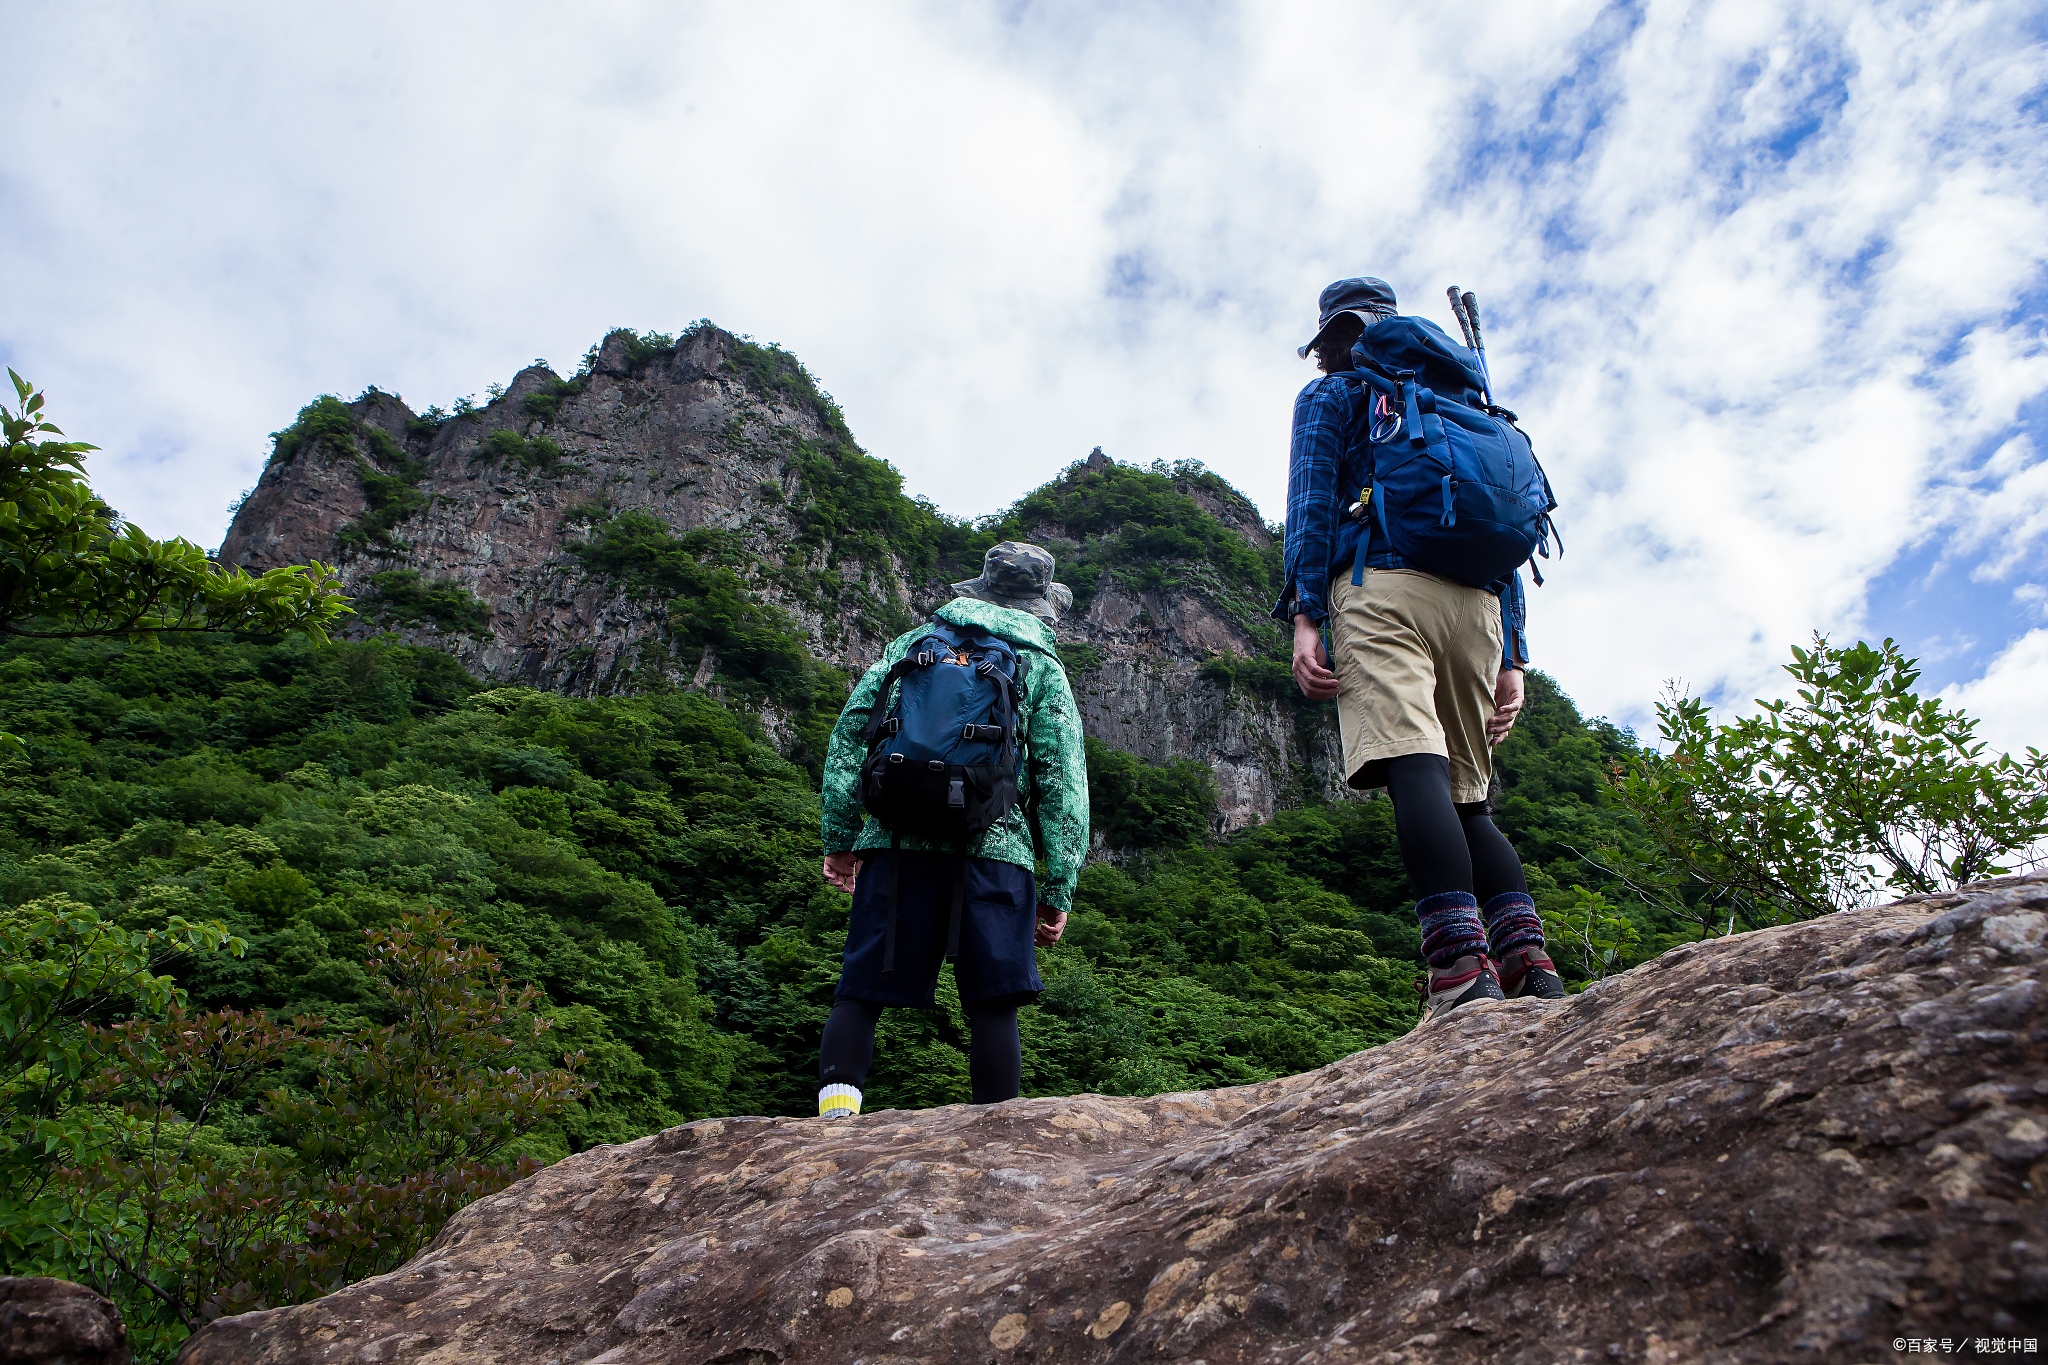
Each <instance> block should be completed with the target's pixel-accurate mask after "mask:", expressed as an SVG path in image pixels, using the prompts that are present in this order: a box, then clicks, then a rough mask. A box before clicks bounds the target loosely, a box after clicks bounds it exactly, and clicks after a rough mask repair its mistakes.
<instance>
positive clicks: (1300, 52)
mask: <svg viewBox="0 0 2048 1365" xmlns="http://www.w3.org/2000/svg"><path fill="white" fill-rule="evenodd" d="M571 13H572V12H567V11H563V10H561V9H560V8H559V7H554V6H548V7H542V6H534V5H524V4H519V3H510V4H497V5H489V6H485V5H474V6H466V5H461V4H446V5H437V6H430V7H426V6H409V7H408V6H398V5H384V4H377V3H367V4H362V5H357V6H352V7H350V8H349V9H348V10H347V11H346V12H343V11H339V10H336V11H324V12H323V11H314V10H306V9H304V8H303V7H275V6H270V7H259V6H255V5H234V4H213V5H198V6H192V7H174V8H169V9H167V8H165V7H161V6H144V5H140V4H135V5H124V4H120V3H109V4H102V5H95V6H75V5H74V6H64V5H57V4H35V3H32V4H28V5H25V6H20V7H17V9H16V11H15V12H14V15H13V16H12V19H11V22H12V24H13V28H12V32H13V34H14V42H15V44H16V50H17V51H18V52H20V53H26V54H33V57H32V60H30V61H28V62H26V63H25V64H24V66H25V69H24V70H23V71H22V74H20V75H17V76H15V77H12V78H11V79H10V82H9V84H8V86H7V88H6V89H5V90H0V114H4V117H5V120H6V126H7V127H8V128H9V129H10V137H9V138H8V139H7V144H6V145H5V146H4V147H0V245H4V249H5V251H6V256H7V260H8V262H9V265H10V267H11V269H10V271H9V280H10V283H9V305H10V306H9V307H8V308H7V309H6V310H5V312H4V315H0V352H4V357H5V359H6V360H7V363H9V364H10V365H13V366H14V367H15V368H17V369H19V370H21V371H22V372H23V373H25V374H28V375H30V376H31V377H32V378H34V379H35V380H36V381H37V382H39V383H41V384H43V385H45V386H46V387H47V388H48V389H49V391H50V393H51V398H52V402H53V404H54V405H55V408H56V411H57V412H58V414H59V416H60V420H62V421H63V422H64V424H65V425H66V426H67V428H69V429H70V430H71V431H72V432H73V434H75V435H77V436H79V437H81V438H83V439H87V440H92V441H95V442H96V443H98V444H99V445H101V446H103V447H104V448H105V449H104V452H103V453H102V454H101V455H99V456H97V457H96V458H95V461H94V465H93V470H94V474H95V477H96V478H97V479H98V480H99V482H100V483H101V485H102V486H103V488H104V489H105V491H106V492H107V493H108V495H109V497H110V498H111V500H112V501H114V503H115V504H116V505H117V506H119V507H121V508H122V509H123V510H124V511H125V512H127V513H128V514H129V515H131V516H132V517H133V518H134V519H135V520H136V521H137V522H139V523H140V524H142V525H143V526H144V527H145V528H146V529H148V530H150V531H152V532H153V533H157V534H183V535H187V536H190V537H192V538H193V539H195V540H198V541H201V542H202V543H205V544H214V543H217V542H218V539H219V537H220V534H221V531H222V530H223V529H224V526H225V521H226V516H225V511H224V509H225V508H226V506H227V505H228V504H229V502H231V501H232V500H233V498H234V497H235V495H236V494H237V493H238V492H239V490H240V489H242V488H244V487H246V486H247V485H248V484H250V483H251V482H253V481H254V478H255V475H256V472H257V470H258V469H259V468H260V466H261V463H262V460H263V458H264V455H265V453H266V450H267V441H266V439H265V437H266V434H267V433H268V432H270V431H273V430H276V429H277V428H279V427H281V426H283V425H284V424H285V423H286V422H287V421H289V420H290V417H291V415H292V414H293V413H294V412H295V411H296V410H297V408H298V407H299V405H300V404H302V403H304V402H305V401H306V400H307V399H309V398H310V397H312V396H313V395H315V394H318V393H322V392H339V393H342V394H344V395H348V394H353V393H355V392H357V391H359V390H360V389H361V388H363V387H364V386H365V385H366V384H370V383H375V384H378V385H380V386H382V387H384V388H387V389H393V390H397V391H399V392H402V393H403V394H405V395H406V396H407V397H408V398H409V399H410V400H412V401H413V402H414V403H415V404H417V405H420V406H425V405H426V404H428V403H434V402H439V403H446V402H448V401H450V400H452V399H453V398H455V397H456V396H458V395H461V394H466V393H476V392H479V391H481V390H482V389H483V388H484V386H485V385H486V384H488V383H490V382H492V381H494V380H496V381H501V382H502V381H504V380H506V379H508V378H509V377H510V376H511V374H512V373H513V372H514V371H515V370H516V369H517V368H518V367H519V366H520V365H522V364H524V363H526V362H527V361H528V360H529V359H531V358H532V357H534V356H536V355H542V356H548V357H551V358H552V359H553V360H554V361H555V362H556V363H557V365H558V366H560V367H562V368H565V369H566V368H567V367H568V366H571V365H573V363H574V362H575V360H576V358H577V357H578V356H580V355H581V353H582V351H583V350H584V348H585V347H586V346H588V345H589V344H590V343H591V341H593V340H595V339H596V338H597V337H598V336H599V335H600V334H601V333H602V332H603V331H604V330H605V329H606V328H608V327H611V326H615V325H632V326H636V327H641V328H657V329H663V330H673V329H675V328H677V327H680V326H683V325H687V324H688V323H689V322H690V321H692V320H694V319H695V318H698V317H704V316H708V317H711V318H713V319H714V320H716V321H718V322H719V323H720V324H722V325H724V326H727V327H730V328H732V329H734V330H736V331H740V332H744V333H749V334H751V335H753V336H755V337H756V338H758V339H762V340H773V341H777V342H780V343H782V344H784V345H787V346H789V347H790V348H791V349H793V350H794V351H796V352H797V353H798V354H799V355H800V356H802V357H803V358H804V360H805V361H806V362H807V363H808V364H809V365H810V366H811V368H812V369H813V370H814V371H815V372H816V373H817V374H818V375H819V376H820V378H821V379H822V380H823V382H824V383H825V385H826V386H827V387H828V388H829V389H831V390H832V392H833V393H834V394H835V395H836V396H837V397H838V398H839V399H840V400H841V401H842V403H843V404H844V406H845V407H846V410H847V413H848V417H849V419H850V420H851V422H852V423H853V426H854V429H855V431H856V432H857V433H858V434H859V436H860V437H861V439H862V440H863V442H864V443H865V444H866V445H867V446H868V447H869V449H871V450H872V451H873V452H874V453H876V454H878V455H881V456H883V457H885V458H887V459H889V460H891V461H893V462H894V463H895V464H896V465H897V466H898V467H899V468H901V469H902V470H903V471H904V472H905V475H906V478H907V481H908V484H909V487H910V490H911V491H912V492H915V493H922V494H925V495H928V496H930V497H931V498H933V499H934V500H935V501H936V502H938V503H939V504H940V505H941V506H943V507H945V508H946V509H948V510H949V511H954V512H957V513H962V514H975V513H982V512H987V511H992V510H995V509H996V508H998V507H1000V506H1001V505H1003V504H1004V503H1006V502H1008V501H1009V500H1012V499H1014V498H1015V497H1017V496H1019V495H1020V494H1022V493H1023V492H1025V491H1027V490H1028V489H1029V488H1031V487H1032V486H1034V485H1036V484H1037V483H1039V482H1041V481H1043V480H1044V479H1045V478H1047V477H1049V476H1050V475H1051V474H1053V473H1054V472H1056V471H1057V470H1058V469H1059V468H1061V467H1062V466H1064V465H1065V464H1066V463H1067V462H1069V461H1071V460H1073V459H1076V458H1079V457H1080V456H1082V455H1085V454H1086V452H1087V451H1088V449H1089V448H1090V447H1092V446H1095V445H1098V444H1099V445H1102V446H1103V447H1104V448H1105V449H1106V450H1108V451H1109V453H1111V454H1112V455H1114V456H1117V457H1118V458H1122V459H1126V460H1131V461H1137V462H1143V461H1149V460H1152V459H1159V458H1163V459H1185V458H1196V459H1201V460H1203V461H1205V462H1206V463H1208V464H1209V465H1210V466H1211V467H1213V468H1215V469H1217V470H1218V471H1220V472H1222V473H1223V474H1224V475H1225V476H1226V477H1228V478H1230V479H1231V480H1232V481H1233V482H1235V483H1237V484H1238V485H1239V486H1240V487H1242V488H1244V489H1245V490H1246V491H1247V492H1248V493H1249V494H1250V495H1251V496H1252V497H1253V498H1254V499H1255V500H1256V501H1258V502H1259V504H1260V505H1261V506H1262V507H1263V508H1264V509H1265V510H1266V512H1267V514H1268V515H1269V516H1273V517H1277V516H1278V515H1279V513H1280V511H1281V509H1282V503H1283V492H1284V484H1285V459H1286V432H1287V413H1288V408H1289V405H1290V403H1291V400H1292V396H1293V393H1294V391H1295V390H1296V389H1297V388H1298V387H1299V386H1300V385H1301V383H1302V382H1303V381H1304V380H1305V378H1306V377H1307V376H1306V373H1305V370H1306V366H1305V365H1304V364H1303V362H1300V361H1298V360H1297V359H1296V358H1295V356H1294V354H1293V348H1294V347H1295V346H1296V345H1298V344H1300V342H1301V341H1302V340H1304V339H1306V335H1307V331H1308V329H1309V328H1310V326H1311V324H1312V313H1313V305H1314V299H1315V296H1316V293H1317V291H1318V290H1320V288H1321V287H1322V286H1323V284H1325V283H1327V282H1328V281H1329V280H1331V279H1333V278H1337V277H1339V276H1344V275H1350V274H1355V273H1361V272H1369V273H1373V274H1377V275H1380V276H1383V277H1384V278H1386V279H1388V280H1390V281H1391V282H1393V284H1394V285H1395V287H1396V288H1397V290H1398V291H1399V292H1400V295H1401V298H1402V301H1403V304H1404V306H1405V307H1407V308H1410V309H1412V310H1414V311H1418V312H1421V313H1424V314H1425V315H1427V316H1431V317H1434V318H1435V319H1436V320H1437V321H1439V322H1441V323H1444V324H1446V325H1449V323H1450V318H1449V315H1448V311H1447V309H1446V308H1445V306H1444V304H1443V302H1442V297H1443V288H1444V286H1445V285H1447V284H1451V283H1457V284H1461V285H1463V286H1464V287H1465V288H1468V289H1471V290H1473V291H1475V292H1476V293H1477V294H1478V295H1479V296H1480V298H1481V300H1482V302H1483V304H1484V306H1485V311H1486V315H1487V318H1488V324H1489V325H1488V336H1489V339H1490V342H1491V344H1492V352H1493V368H1494V374H1495V376H1496V382H1497V384H1498V386H1499V389H1500V396H1501V398H1502V399H1503V400H1504V401H1506V402H1508V403H1509V405H1510V406H1513V407H1516V408H1517V409H1518V410H1520V411H1521V412H1522V413H1523V415H1524V418H1525V424H1526V425H1527V426H1528V427H1529V429H1530V430H1531V431H1532V432H1533V433H1534V435H1535V437H1536V440H1537V448H1538V452H1539V453H1540V454H1542V455H1543V456H1544V458H1545V460H1546V463H1547V465H1548V467H1549V468H1550V470H1551V473H1552V475H1553V478H1554V480H1555V482H1556V483H1557V485H1558V487H1559V492H1560V496H1561V497H1562V499H1563V501H1564V504H1565V506H1564V517H1565V526H1566V534H1567V536H1568V537H1569V538H1570V551H1569V553H1568V555H1567V558H1566V559H1565V561H1564V562H1563V563H1562V564H1561V565H1559V566H1558V572H1557V573H1556V574H1555V575H1554V576H1552V578H1551V582H1550V584H1549V585H1548V586H1546V587H1545V588H1543V589H1542V590H1541V591H1540V592H1538V593H1537V594H1536V596H1535V602H1534V616H1533V619H1532V641H1533V644H1534V645H1535V648H1536V650H1537V656H1538V657H1537V662H1538V663H1539V664H1540V665H1541V666H1543V667H1545V668H1547V669H1549V670H1551V671H1552V672H1554V673H1555V674H1556V675H1557V676H1558V677H1559V678H1560V679H1561V680H1562V681H1563V682H1564V684H1565V685H1566V687H1567V688H1568V689H1569V690H1570V691H1571V692H1572V693H1573V695H1574V696H1576V697H1577V698H1578V699H1579V700H1580V701H1581V703H1582V704H1583V705H1584V706H1585V707H1586V708H1587V709H1588V710H1590V711H1593V712H1596V713H1605V714H1608V715H1612V716H1614V717H1616V718H1618V719H1623V720H1627V721H1630V722H1633V723H1636V724H1638V725H1642V724H1644V722H1645V721H1646V719H1647V717H1648V714H1649V710H1650V706H1651V704H1652V702H1653V701H1654V699H1655V697H1656V695H1657V693H1658V691H1659V689H1660V688H1661V687H1662V686H1663V685H1664V683H1665V682H1666V681H1667V680H1671V679H1676V680H1680V681H1682V682H1683V683H1684V684H1685V685H1687V686H1689V687H1691V688H1692V689H1694V690H1696V691H1699V692H1701V693H1703V694H1704V695H1706V696H1708V697H1710V698H1712V699H1714V700H1716V701H1717V702H1722V703H1727V704H1730V705H1739V704H1742V703H1743V702H1745V701H1746V699H1748V698H1751V697H1755V696H1758V695H1775V694H1780V693H1782V691H1783V678H1782V675H1780V674H1779V673H1778V672H1777V666H1778V664H1779V663H1781V662H1782V661H1783V660H1784V659H1785V658H1786V655H1787V649H1788V647H1789V646H1790V645H1792V644H1794V643H1797V642H1800V641H1803V640H1804V639H1805V638H1806V637H1807V636H1808V635H1809V634H1811V633H1812V632H1813V631H1815V630H1820V631H1824V632H1826V633H1828V634H1830V635H1831V636H1834V637H1836V638H1849V637H1854V636H1857V635H1863V636H1868V637H1871V638H1877V637H1881V636H1884V635H1893V636H1896V637H1898V638H1899V639H1900V640H1901V641H1902V643H1904V644H1905V645H1906V646H1907V647H1908V649H1909V650H1912V651H1914V652H1917V653H1919V654H1920V655H1921V656H1922V658H1923V660H1924V662H1925V665H1926V677H1927V680H1928V682H1929V684H1930V685H1932V686H1934V687H1937V688H1946V689H1948V695H1950V696H1951V697H1952V698H1954V699H1956V700H1959V701H1961V702H1963V703H1964V704H1966V705H1967V706H1969V707H1970V708H1971V709H1972V710H1973V711H1974V712H1976V713H1979V714H1981V715H1982V716H1983V718H1984V721H1985V726H1986V733H1987V734H1988V735H1990V736H1991V737H1993V738H1994V739H1996V740H1997V742H1998V743H2000V744H2001V745H2006V746H2015V745H2021V744H2025V743H2035V744H2041V743H2044V742H2048V726H2042V725H2040V724H2039V723H2038V721H2037V720H2036V719H2035V711H2036V707H2035V705H2034V702H2033V699H2032V694H2033V692H2034V691H2036V690H2038V689H2036V688H2034V687H2032V686H2030V683H2031V682H2032V679H2033V678H2034V677H2036V676H2038V674H2039V673H2040V672H2041V671H2042V670H2048V464H2044V461H2043V459H2042V450H2043V446H2042V441H2043V440H2044V439H2048V434H2044V432H2043V423H2044V422H2048V348H2044V345H2043V340H2044V326H2048V320H2044V304H2048V279H2044V274H2043V264H2044V254H2048V174H2044V173H2043V172H2044V170H2048V166H2044V160H2048V157H2044V150H2048V142H2044V137H2043V127H2042V125H2043V119H2044V117H2048V94H2044V92H2048V48H2044V31H2043V21H2042V20H2041V18H2040V17H2039V15H2038V14H2037V13H2035V10H2034V7H2031V6H2028V5H2024V4H2019V3H1998V2H1996V0H1993V2H1991V3H1974V4H1972V3H1952V4H1944V5H1939V6H1926V5H1919V4H1870V3H1847V2H1846V0H1845V2H1843V3H1795V4H1763V3H1733V2H1731V0H1719V2H1717V3H1714V2H1702V3H1693V4H1663V3H1643V4H1600V3H1597V2H1591V0H1583V2H1582V0H1554V2H1553V0H1545V2H1541V3H1527V4H1521V5H1516V6H1501V5H1497V4H1478V3H1466V4H1460V3H1444V4H1438V5H1433V6H1428V7H1417V6H1410V5H1394V4H1347V5H1332V6H1322V5H1313V4H1293V3H1288V4H1268V5H1251V4H1241V5H1240V4H1224V3H1212V4H1206V5H1164V4H1159V5H1128V6H1120V5H1115V4H1080V3H1073V4H1016V3H1009V4H988V5H974V4H945V5H941V4H936V3H934V4H916V3H899V4H888V3H877V4H872V5H864V6H860V7H847V6H827V5H815V6H805V5H795V6H787V7H780V8H770V7H763V6H746V5H737V4H733V5H707V6H693V7H688V9H687V10H686V11H685V10H683V9H682V8H681V7H674V6H666V5H659V4H633V3H624V2H623V0H622V2H620V3H606V4H601V5H597V6H591V7H588V8H586V9H584V10H581V11H575V12H573V15H574V17H573V18H571V17H570V15H571Z"/></svg>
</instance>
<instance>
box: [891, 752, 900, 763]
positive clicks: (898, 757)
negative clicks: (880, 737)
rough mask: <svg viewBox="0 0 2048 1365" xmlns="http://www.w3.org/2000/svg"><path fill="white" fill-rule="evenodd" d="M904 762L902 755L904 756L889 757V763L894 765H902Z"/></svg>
mask: <svg viewBox="0 0 2048 1365" xmlns="http://www.w3.org/2000/svg"><path fill="white" fill-rule="evenodd" d="M902 761H903V755H902V754H890V755H889V762H891V763H892V764H893V763H901V762H902Z"/></svg>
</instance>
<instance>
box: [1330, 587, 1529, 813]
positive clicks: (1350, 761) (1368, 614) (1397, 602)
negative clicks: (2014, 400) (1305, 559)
mask: <svg viewBox="0 0 2048 1365" xmlns="http://www.w3.org/2000/svg"><path fill="white" fill-rule="evenodd" d="M1330 645H1331V649H1332V650H1333V652H1334V653H1335V655H1336V658H1335V659H1334V661H1333V662H1334V665H1335V667H1336V672H1337V680H1338V682H1340V683H1341V684H1342V685H1343V691H1341V692H1339V693H1338V694H1337V728H1338V733H1339V734H1340V735H1341V736H1342V737H1343V741H1344V771H1345V772H1346V773H1348V774H1350V777H1349V779H1348V780H1349V782H1350V784H1351V785H1352V786H1353V787H1357V788H1360V789H1369V788H1375V787H1384V786H1386V785H1387V760H1388V759H1390V758H1399V757H1401V756H1402V755H1403V754H1442V755H1443V756H1444V757H1446V758H1448V759H1449V760H1450V761H1451V799H1452V800H1453V801H1456V802H1458V803H1460V804H1463V803H1465V802H1468V801H1484V800H1485V799H1486V786H1487V783H1488V781H1490V780H1491V778H1492V776H1493V751H1492V749H1491V748H1490V747H1489V746H1488V745H1487V743H1486V722H1487V721H1488V720H1490V719H1492V717H1493V687H1494V680H1495V679H1496V678H1497V677H1498V676H1499V674H1500V656H1501V623H1500V599H1499V598H1498V597H1495V596H1494V595H1493V594H1492V593H1490V592H1488V591H1487V590H1486V589H1484V588H1468V587H1466V586H1464V585H1463V584H1462V583H1453V582H1452V581H1451V580H1449V579H1447V578H1438V577H1437V576H1436V575H1435V574H1428V573H1424V572H1422V571H1421V570H1420V569H1367V570H1366V571H1365V583H1364V585H1363V586H1361V587H1353V586H1352V585H1351V575H1349V574H1344V575H1341V576H1340V577H1339V578H1338V579H1337V581H1336V583H1335V584H1334V585H1333V586H1332V591H1331V594H1330Z"/></svg>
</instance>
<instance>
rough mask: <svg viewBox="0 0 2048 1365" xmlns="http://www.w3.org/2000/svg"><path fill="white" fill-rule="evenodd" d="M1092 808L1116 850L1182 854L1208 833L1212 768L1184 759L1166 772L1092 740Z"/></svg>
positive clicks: (1167, 766)
mask: <svg viewBox="0 0 2048 1365" xmlns="http://www.w3.org/2000/svg"><path fill="white" fill-rule="evenodd" d="M1086 743H1087V749H1088V808H1089V811H1090V813H1091V815H1092V817H1093V820H1094V827H1095V829H1096V831H1097V832H1099V833H1100V834H1102V836H1103V837H1104V838H1105V839H1106V840H1108V842H1109V845H1110V847H1112V848H1129V847H1133V846H1140V847H1146V848H1180V847H1185V846H1186V845H1188V844H1191V843H1193V842H1194V841H1195V840H1197V839H1199V838H1201V837H1202V836H1203V835H1204V834H1206V833H1208V830H1209V819H1210V817H1211V816H1212V815H1213V814H1214V813H1215V810H1216V778H1215V775H1214V774H1212V773H1211V772H1210V771H1209V769H1208V766H1207V765H1206V764H1202V763H1196V762H1194V761H1192V760H1190V759H1179V760H1177V761H1175V762H1172V763H1168V764H1165V765H1163V766H1159V765H1154V764H1151V763H1147V762H1146V761H1145V760H1144V759H1142V758H1139V757H1137V756H1136V755H1135V754H1127V753H1125V752H1124V751H1123V750H1121V749H1112V748H1110V747H1109V746H1108V745H1107V744H1104V743H1103V742H1102V741H1101V740H1099V739H1095V738H1093V737H1090V738H1089V739H1088V740H1087V741H1086Z"/></svg>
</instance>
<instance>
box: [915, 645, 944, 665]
mask: <svg viewBox="0 0 2048 1365" xmlns="http://www.w3.org/2000/svg"><path fill="white" fill-rule="evenodd" d="M911 657H912V658H913V659H914V660H915V661H916V662H917V666H918V667H919V668H930V667H931V666H932V665H933V664H935V663H937V662H938V661H939V656H938V655H936V654H934V653H932V651H930V650H929V649H920V650H919V651H918V652H917V653H916V654H914V655H912V656H911Z"/></svg>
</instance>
